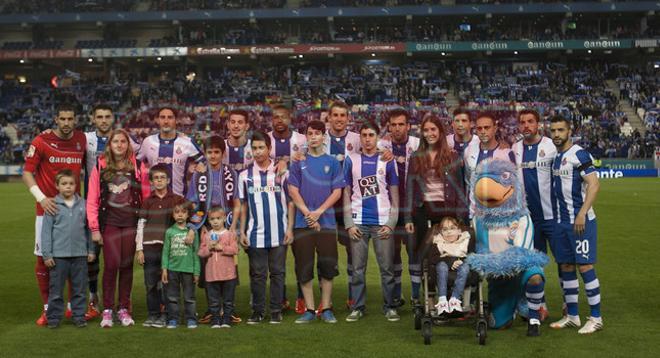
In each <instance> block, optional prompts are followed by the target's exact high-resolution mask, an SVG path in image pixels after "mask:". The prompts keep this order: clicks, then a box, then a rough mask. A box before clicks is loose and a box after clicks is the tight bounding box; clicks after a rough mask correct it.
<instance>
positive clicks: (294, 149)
mask: <svg viewBox="0 0 660 358" xmlns="http://www.w3.org/2000/svg"><path fill="white" fill-rule="evenodd" d="M298 149H299V148H298V145H297V144H294V145H293V151H294V152H297V151H298Z"/></svg>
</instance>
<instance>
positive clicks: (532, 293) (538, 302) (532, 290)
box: [525, 281, 545, 320]
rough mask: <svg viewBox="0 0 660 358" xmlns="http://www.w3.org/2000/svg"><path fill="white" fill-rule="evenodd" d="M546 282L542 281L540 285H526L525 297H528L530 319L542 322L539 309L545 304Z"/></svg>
mask: <svg viewBox="0 0 660 358" xmlns="http://www.w3.org/2000/svg"><path fill="white" fill-rule="evenodd" d="M544 287H545V282H544V281H541V283H540V284H538V285H533V284H531V283H529V282H527V285H525V296H527V307H529V319H530V320H531V319H537V320H540V319H541V316H540V314H539V309H540V308H541V306H542V305H543V304H544V303H545V292H544V291H543V289H544Z"/></svg>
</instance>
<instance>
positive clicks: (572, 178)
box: [552, 144, 596, 224]
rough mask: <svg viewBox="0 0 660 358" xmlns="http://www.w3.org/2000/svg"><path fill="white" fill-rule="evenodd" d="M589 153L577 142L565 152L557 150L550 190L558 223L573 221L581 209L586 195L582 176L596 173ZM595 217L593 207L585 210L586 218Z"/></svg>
mask: <svg viewBox="0 0 660 358" xmlns="http://www.w3.org/2000/svg"><path fill="white" fill-rule="evenodd" d="M595 172H596V168H594V165H593V158H592V157H591V154H589V152H587V151H586V150H584V149H582V147H580V146H579V145H577V144H573V146H572V147H570V148H569V149H568V150H567V151H565V152H558V153H557V156H556V157H555V160H554V162H553V164H552V192H553V194H554V199H555V205H554V210H555V212H554V214H555V218H556V219H557V222H558V223H571V224H573V223H575V216H576V215H577V213H578V212H579V211H580V209H582V205H583V204H584V200H585V199H586V197H587V184H586V183H585V181H584V177H586V176H587V175H596V174H595ZM595 218H596V213H595V212H594V208H593V207H591V208H589V211H587V219H589V220H593V219H595Z"/></svg>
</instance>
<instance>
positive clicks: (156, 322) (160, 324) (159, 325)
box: [151, 316, 167, 328]
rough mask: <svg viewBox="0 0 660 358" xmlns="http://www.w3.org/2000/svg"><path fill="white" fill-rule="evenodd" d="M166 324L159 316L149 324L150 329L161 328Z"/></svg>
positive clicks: (163, 318) (162, 317)
mask: <svg viewBox="0 0 660 358" xmlns="http://www.w3.org/2000/svg"><path fill="white" fill-rule="evenodd" d="M166 324H167V320H166V319H165V317H164V316H160V317H158V318H156V319H155V320H154V321H153V323H152V324H151V327H153V328H163V327H165V326H166Z"/></svg>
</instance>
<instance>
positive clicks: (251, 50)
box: [188, 42, 406, 56]
mask: <svg viewBox="0 0 660 358" xmlns="http://www.w3.org/2000/svg"><path fill="white" fill-rule="evenodd" d="M405 50H406V44H405V43H403V42H397V43H389V44H303V45H258V46H256V45H255V46H206V47H190V48H188V54H189V55H190V56H219V55H238V54H241V55H310V54H328V53H333V54H334V53H337V54H341V53H403V52H405Z"/></svg>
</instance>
